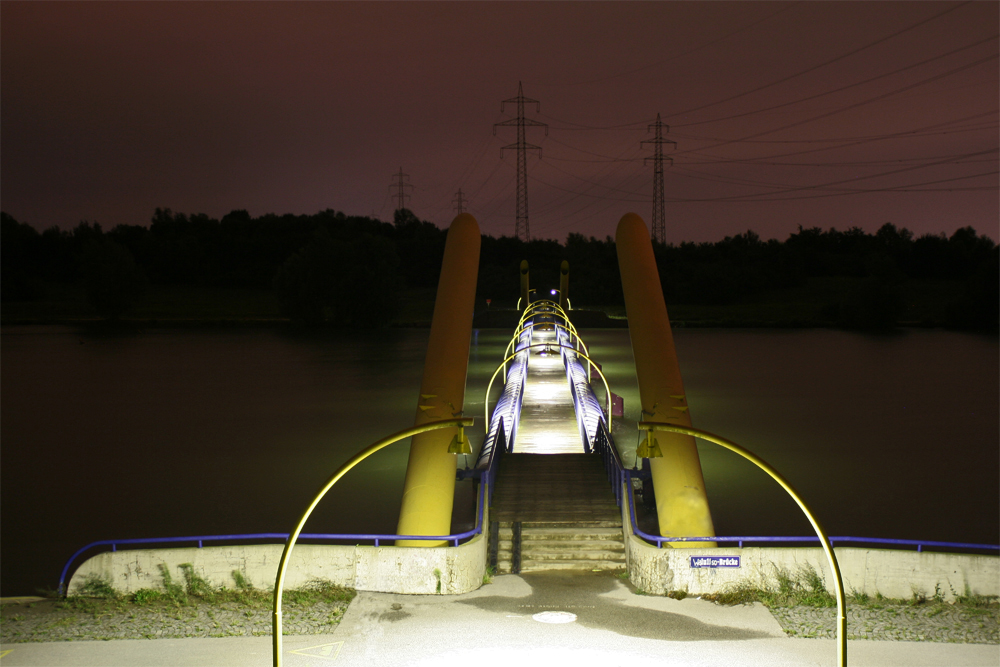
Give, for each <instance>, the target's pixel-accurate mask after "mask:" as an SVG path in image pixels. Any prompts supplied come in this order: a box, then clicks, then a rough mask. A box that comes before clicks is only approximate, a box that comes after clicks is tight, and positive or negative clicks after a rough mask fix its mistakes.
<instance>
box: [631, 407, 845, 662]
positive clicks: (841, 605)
mask: <svg viewBox="0 0 1000 667" xmlns="http://www.w3.org/2000/svg"><path fill="white" fill-rule="evenodd" d="M639 430H640V431H667V432H669V433H682V434H684V435H690V436H693V437H695V438H701V439H702V440H707V441H708V442H711V443H714V444H716V445H719V446H721V447H725V448H726V449H728V450H730V451H732V452H736V453H737V454H739V455H740V456H742V457H743V458H745V459H747V460H748V461H750V462H751V463H753V464H754V465H756V466H757V467H758V468H760V469H761V470H763V471H764V472H766V473H767V474H768V475H770V476H771V478H772V479H773V480H774V481H776V482H777V483H778V484H780V485H781V488H783V489H784V490H785V491H787V492H788V495H790V496H791V497H792V499H793V500H794V501H795V502H796V504H798V506H799V509H801V510H802V512H803V513H804V514H805V515H806V518H807V519H809V523H810V524H812V527H813V530H814V531H816V535H817V536H819V541H820V544H822V545H823V551H825V552H826V558H827V560H828V561H829V563H830V569H831V570H832V571H833V582H834V590H835V591H836V593H837V664H838V665H840V667H847V615H846V609H847V602H846V600H845V598H844V581H843V579H842V577H841V576H840V565H839V564H838V563H837V555H836V554H835V553H834V552H833V547H832V546H830V540H829V539H828V538H827V536H826V533H824V532H823V529H822V528H820V525H819V521H817V519H816V517H815V516H813V513H812V511H811V510H810V509H809V507H807V506H806V503H805V501H804V500H802V498H800V497H799V494H798V493H796V491H795V489H793V488H792V485H791V484H789V483H788V482H787V481H786V480H785V478H784V477H782V476H781V474H780V473H779V472H778V471H777V470H775V469H774V468H772V467H771V466H770V464H768V463H767V462H766V461H764V460H763V459H762V458H760V457H758V456H757V455H756V454H754V453H753V452H751V451H749V450H747V449H744V448H743V447H741V446H739V445H737V444H736V443H735V442H732V441H731V440H726V439H725V438H722V437H720V436H717V435H715V434H714V433H709V432H708V431H702V430H701V429H697V428H691V427H688V426H674V425H673V424H662V423H659V422H639Z"/></svg>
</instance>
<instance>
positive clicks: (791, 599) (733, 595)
mask: <svg viewBox="0 0 1000 667" xmlns="http://www.w3.org/2000/svg"><path fill="white" fill-rule="evenodd" d="M775 579H776V580H777V586H776V587H774V586H772V587H762V586H758V585H755V584H751V583H749V582H740V583H738V584H736V585H734V586H732V587H730V588H728V589H727V590H725V591H723V592H721V593H715V594H710V595H702V596H701V597H702V598H703V599H706V600H712V601H713V602H718V603H719V604H725V605H736V604H752V603H754V602H761V603H763V604H764V605H765V606H767V607H771V608H774V607H798V606H800V605H805V606H807V607H834V606H836V604H837V601H836V599H835V598H834V597H833V596H832V595H830V593H829V592H827V590H826V586H825V584H824V583H823V577H822V576H820V574H819V573H818V572H816V570H815V569H813V568H812V567H810V566H804V567H802V568H800V569H799V570H798V572H795V573H790V572H788V571H787V570H783V569H777V570H776V571H775Z"/></svg>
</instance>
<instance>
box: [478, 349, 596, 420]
mask: <svg viewBox="0 0 1000 667" xmlns="http://www.w3.org/2000/svg"><path fill="white" fill-rule="evenodd" d="M533 347H558V348H562V349H566V350H573V352H575V353H576V354H577V356H580V357H583V358H584V359H586V360H587V361H588V362H590V364H591V367H592V368H593V369H595V370H596V371H597V372H598V374H599V375H600V376H601V379H602V380H604V391H605V393H606V394H607V398H608V432H610V431H611V385H609V384H608V378H606V377H604V371H602V370H601V369H600V368H599V367H598V366H597V364H596V363H595V362H594V361H592V360H591V358H590V357H589V356H587V355H586V354H584V353H583V352H580V351H579V350H577V349H575V348H573V347H572V346H571V345H562V344H553V343H532V344H531V345H525V346H524V347H522V348H521V349H520V350H517V351H516V352H514V354H512V355H510V356H509V357H507V358H506V359H504V360H503V361H501V362H500V365H499V366H497V369H496V370H495V371H493V377H491V378H490V382H489V384H488V385H486V398H484V399H483V403H484V404H485V406H484V407H485V409H486V430H487V431H489V428H490V390H491V389H492V388H493V381H494V380H496V379H497V373H499V372H500V370H501V369H502V368H504V367H505V366H506V365H507V362H508V361H510V360H511V359H513V358H514V357H516V356H517V355H519V354H521V353H522V352H524V351H525V350H530V349H531V348H533ZM587 380H588V381H589V380H590V378H587Z"/></svg>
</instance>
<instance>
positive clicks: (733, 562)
mask: <svg viewBox="0 0 1000 667" xmlns="http://www.w3.org/2000/svg"><path fill="white" fill-rule="evenodd" d="M739 566H740V557H739V556H691V567H739Z"/></svg>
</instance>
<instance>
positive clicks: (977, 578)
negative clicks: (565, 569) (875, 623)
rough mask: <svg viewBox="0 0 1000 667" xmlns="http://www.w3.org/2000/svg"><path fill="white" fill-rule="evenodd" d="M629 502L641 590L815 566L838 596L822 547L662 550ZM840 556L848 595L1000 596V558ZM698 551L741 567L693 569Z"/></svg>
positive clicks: (845, 550)
mask: <svg viewBox="0 0 1000 667" xmlns="http://www.w3.org/2000/svg"><path fill="white" fill-rule="evenodd" d="M625 505H626V504H625V503H622V506H623V508H622V509H623V512H622V519H623V522H624V525H625V526H627V528H626V535H625V555H626V558H627V561H628V573H629V580H630V581H631V582H632V584H633V585H634V586H636V587H637V588H639V589H641V590H644V591H647V592H649V593H653V594H656V595H665V594H666V593H668V592H670V591H686V592H687V593H688V594H689V595H702V594H705V593H720V592H722V591H724V590H726V589H727V588H731V587H733V586H735V585H737V584H741V583H749V584H751V585H755V586H761V587H770V588H776V587H777V573H778V572H779V571H784V572H787V573H788V574H790V575H795V574H797V573H798V572H799V571H800V570H802V569H803V568H806V567H811V568H812V569H813V570H815V571H816V572H817V573H818V574H819V575H820V576H821V577H823V581H824V583H825V584H826V588H827V590H828V591H830V593H833V590H834V589H833V577H832V576H831V573H830V564H829V562H828V561H827V558H826V553H825V552H824V551H823V549H822V548H820V547H807V548H796V547H744V548H742V549H740V548H738V547H722V548H716V549H697V548H692V549H674V548H670V547H666V546H664V548H663V549H658V548H656V546H653V545H650V544H649V543H647V542H646V541H644V540H642V539H640V538H638V537H636V536H635V535H634V534H632V529H631V522H630V521H629V517H628V514H627V510H626V508H625ZM834 553H835V554H836V555H837V563H838V564H839V565H840V574H841V577H842V578H843V580H844V592H845V593H846V594H848V595H850V594H851V593H867V594H868V595H872V596H873V595H875V594H876V593H881V594H882V595H884V596H885V597H890V598H904V599H909V598H911V597H912V596H913V595H924V596H926V597H932V596H934V595H935V594H936V593H940V594H941V595H943V596H944V599H945V600H948V601H949V602H950V601H953V600H954V599H955V596H956V595H965V594H966V592H968V593H972V594H979V595H1000V557H998V556H977V555H969V554H947V553H931V552H927V551H924V552H917V551H901V550H896V549H866V548H856V547H834ZM693 556H707V557H714V558H720V557H724V556H730V557H732V556H738V557H739V567H693V566H692V563H691V558H692V557H693Z"/></svg>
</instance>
